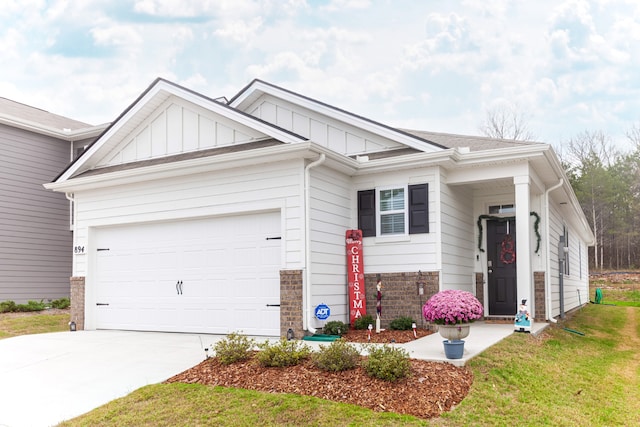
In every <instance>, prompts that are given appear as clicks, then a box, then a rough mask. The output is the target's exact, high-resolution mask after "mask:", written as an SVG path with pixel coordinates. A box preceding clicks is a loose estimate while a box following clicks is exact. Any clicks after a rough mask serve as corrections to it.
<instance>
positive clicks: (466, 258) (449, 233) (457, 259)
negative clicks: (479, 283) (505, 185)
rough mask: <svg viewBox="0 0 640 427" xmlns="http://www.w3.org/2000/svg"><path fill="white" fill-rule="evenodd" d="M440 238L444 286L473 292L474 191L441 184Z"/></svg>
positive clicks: (463, 187) (442, 284)
mask: <svg viewBox="0 0 640 427" xmlns="http://www.w3.org/2000/svg"><path fill="white" fill-rule="evenodd" d="M440 197H441V203H440V208H441V212H440V218H441V221H442V223H441V241H442V277H441V279H442V283H441V287H442V288H443V289H461V290H464V291H469V292H472V293H475V286H473V284H474V276H473V254H474V253H475V252H476V250H474V248H475V242H474V236H475V232H474V231H475V227H476V223H475V221H474V219H473V192H472V190H471V189H470V188H468V187H465V186H451V185H446V184H442V186H441V192H440Z"/></svg>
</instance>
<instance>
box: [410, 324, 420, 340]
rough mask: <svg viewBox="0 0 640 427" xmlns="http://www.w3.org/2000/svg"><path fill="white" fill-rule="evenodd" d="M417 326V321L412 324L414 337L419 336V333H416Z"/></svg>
mask: <svg viewBox="0 0 640 427" xmlns="http://www.w3.org/2000/svg"><path fill="white" fill-rule="evenodd" d="M416 327H417V325H416V324H415V323H412V324H411V329H413V337H414V338H418V334H417V333H416Z"/></svg>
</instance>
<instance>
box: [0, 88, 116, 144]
mask: <svg viewBox="0 0 640 427" xmlns="http://www.w3.org/2000/svg"><path fill="white" fill-rule="evenodd" d="M0 123H2V124H6V125H8V126H13V127H17V128H20V129H25V130H29V131H32V132H36V133H39V134H43V135H48V136H53V137H56V138H60V139H63V140H67V141H74V140H79V139H85V138H91V137H94V136H96V135H98V134H99V133H100V132H102V130H104V129H105V128H106V127H107V125H106V124H103V125H98V126H93V125H90V124H88V123H84V122H81V121H78V120H73V119H70V118H68V117H64V116H60V115H58V114H54V113H50V112H48V111H46V110H42V109H40V108H35V107H31V106H29V105H26V104H22V103H20V102H16V101H12V100H10V99H7V98H2V97H0Z"/></svg>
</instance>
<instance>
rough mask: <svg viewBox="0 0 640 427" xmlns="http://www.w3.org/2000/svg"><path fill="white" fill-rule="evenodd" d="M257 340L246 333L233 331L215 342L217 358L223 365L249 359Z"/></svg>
mask: <svg viewBox="0 0 640 427" xmlns="http://www.w3.org/2000/svg"><path fill="white" fill-rule="evenodd" d="M254 344H255V341H254V340H253V339H251V338H248V337H247V336H246V335H240V334H238V333H235V332H232V333H230V334H229V335H227V336H226V337H225V338H224V339H222V340H220V341H218V342H217V343H215V344H214V345H213V346H212V348H213V350H214V351H215V353H216V358H217V359H218V360H219V361H220V363H222V364H223V365H230V364H232V363H235V362H240V361H242V360H247V359H248V358H249V357H251V350H252V349H253V345H254Z"/></svg>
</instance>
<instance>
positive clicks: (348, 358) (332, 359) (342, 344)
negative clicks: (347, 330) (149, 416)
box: [311, 339, 360, 372]
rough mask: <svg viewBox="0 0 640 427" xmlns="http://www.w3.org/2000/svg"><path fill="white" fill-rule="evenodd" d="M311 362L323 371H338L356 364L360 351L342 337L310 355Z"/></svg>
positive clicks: (351, 367)
mask: <svg viewBox="0 0 640 427" xmlns="http://www.w3.org/2000/svg"><path fill="white" fill-rule="evenodd" d="M311 359H312V360H313V364H314V365H315V366H316V367H317V368H319V369H322V370H323V371H331V372H340V371H346V370H348V369H353V368H355V367H356V366H358V361H359V360H360V352H359V351H358V350H357V349H356V348H355V347H354V346H353V345H351V344H349V343H348V342H347V341H345V340H344V339H338V340H335V341H334V342H332V343H331V345H329V346H323V345H321V346H320V350H318V351H317V352H315V353H313V355H312V356H311Z"/></svg>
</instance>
